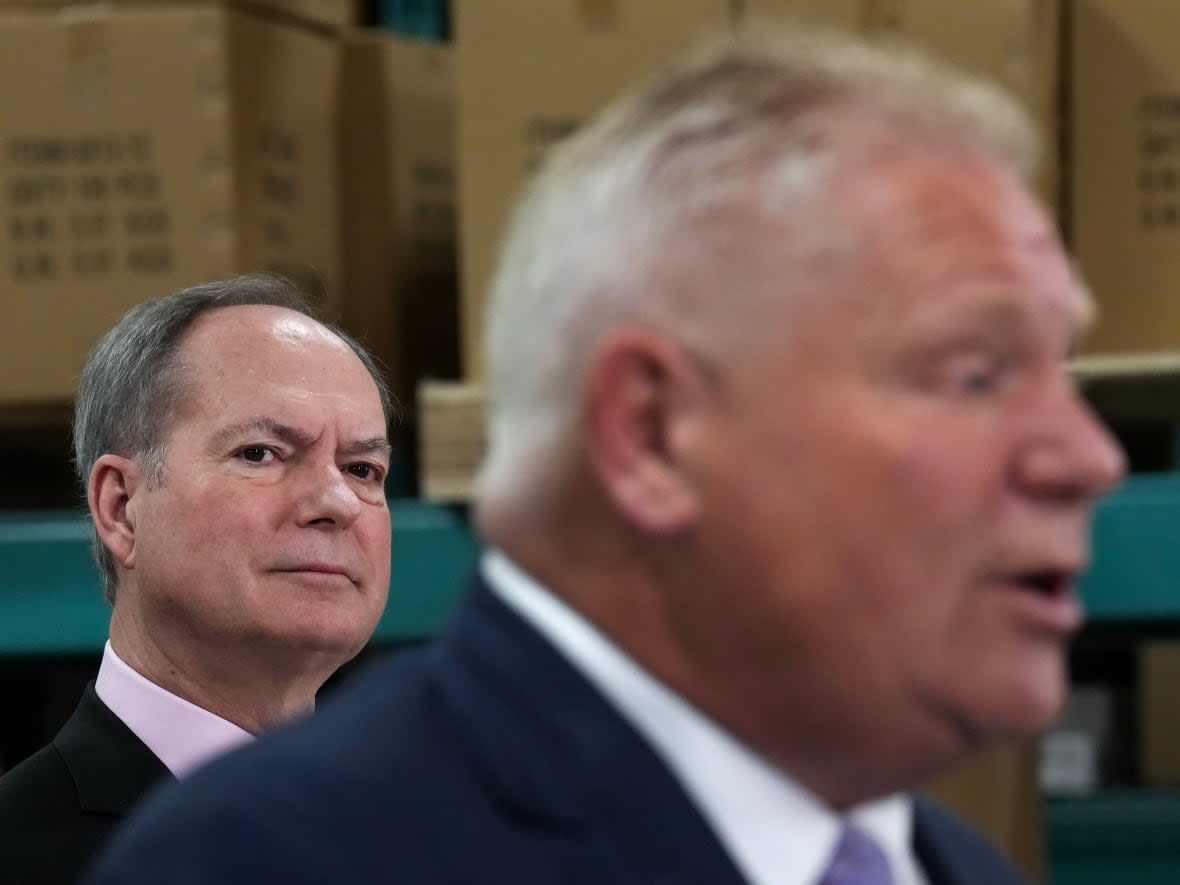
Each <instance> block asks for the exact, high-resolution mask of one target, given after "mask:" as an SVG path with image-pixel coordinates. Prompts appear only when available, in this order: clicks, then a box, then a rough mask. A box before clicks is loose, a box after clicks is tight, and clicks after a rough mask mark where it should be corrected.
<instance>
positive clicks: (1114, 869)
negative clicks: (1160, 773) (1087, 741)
mask: <svg viewBox="0 0 1180 885" xmlns="http://www.w3.org/2000/svg"><path fill="white" fill-rule="evenodd" d="M1045 819H1046V824H1047V828H1048V839H1049V855H1050V857H1051V858H1052V861H1053V863H1052V867H1053V872H1052V879H1051V880H1050V881H1051V885H1123V883H1126V885H1176V883H1177V882H1180V792H1174V791H1169V790H1128V791H1125V792H1110V793H1103V794H1100V795H1098V796H1094V797H1087V798H1084V799H1082V798H1079V799H1053V800H1050V801H1049V802H1047V803H1046V806H1045Z"/></svg>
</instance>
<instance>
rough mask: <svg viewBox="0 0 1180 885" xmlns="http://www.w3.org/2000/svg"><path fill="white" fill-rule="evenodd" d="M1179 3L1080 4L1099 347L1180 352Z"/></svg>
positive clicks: (1075, 223) (1084, 235)
mask: <svg viewBox="0 0 1180 885" xmlns="http://www.w3.org/2000/svg"><path fill="white" fill-rule="evenodd" d="M1178 28H1180V6H1177V4H1175V3H1172V2H1168V0H1074V2H1073V4H1072V15H1071V42H1072V47H1071V48H1072V51H1071V65H1070V79H1071V86H1070V97H1069V108H1070V110H1069V116H1070V123H1069V137H1068V139H1067V144H1068V153H1069V158H1070V166H1071V168H1070V204H1071V205H1070V229H1071V233H1072V240H1073V246H1074V250H1075V252H1076V253H1077V256H1078V260H1079V262H1080V263H1081V267H1082V271H1083V273H1084V274H1085V276H1086V278H1087V280H1088V282H1089V283H1090V286H1091V288H1092V289H1093V291H1094V293H1095V296H1096V299H1097V301H1098V305H1099V321H1098V323H1097V325H1096V328H1095V329H1094V331H1093V333H1092V334H1091V335H1090V336H1089V338H1088V339H1087V341H1086V342H1085V345H1086V350H1087V351H1089V352H1092V353H1136V352H1150V351H1157V350H1177V349H1180V282H1178V281H1180V54H1178V53H1177V51H1176V34H1177V29H1178Z"/></svg>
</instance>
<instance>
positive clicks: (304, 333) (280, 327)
mask: <svg viewBox="0 0 1180 885" xmlns="http://www.w3.org/2000/svg"><path fill="white" fill-rule="evenodd" d="M179 357H180V364H181V366H182V367H183V371H184V374H185V376H186V377H185V381H184V383H185V384H186V385H187V386H188V387H189V391H188V394H189V397H190V398H191V397H192V396H194V395H196V394H212V395H214V396H216V397H220V398H222V399H225V398H228V397H230V396H231V395H232V396H236V397H239V398H240V397H252V396H256V395H261V394H262V393H263V392H264V391H267V390H276V391H277V390H279V389H280V388H282V389H285V390H288V391H289V392H290V393H291V394H292V395H295V394H300V395H311V394H313V393H316V392H322V393H325V394H334V395H340V396H343V397H347V398H351V399H352V400H353V401H355V402H357V403H365V404H367V403H368V402H369V401H370V400H371V401H372V402H373V403H374V404H375V408H376V410H377V411H378V412H381V403H380V395H379V392H378V390H377V385H376V382H375V381H374V380H373V378H372V376H371V375H370V373H369V371H368V369H367V368H366V366H365V365H364V363H363V362H362V361H361V359H360V358H359V357H358V356H357V355H356V353H355V352H353V350H352V348H351V347H350V346H349V345H348V343H347V342H346V341H344V340H343V339H342V338H340V337H339V336H337V335H336V334H335V333H333V332H332V330H330V329H328V328H327V327H325V326H323V325H322V324H320V323H319V322H317V321H316V320H314V319H312V318H311V317H307V316H305V315H303V314H301V313H299V312H297V311H293V310H289V309H287V308H284V307H275V306H269V305H265V306H264V305H248V306H235V307H227V308H223V309H220V310H215V311H211V312H209V313H207V314H205V315H203V316H201V317H198V318H197V320H196V321H195V322H194V323H193V325H192V327H191V328H190V329H189V330H188V333H187V334H186V336H185V337H184V339H183V340H182V342H181V346H180V353H179Z"/></svg>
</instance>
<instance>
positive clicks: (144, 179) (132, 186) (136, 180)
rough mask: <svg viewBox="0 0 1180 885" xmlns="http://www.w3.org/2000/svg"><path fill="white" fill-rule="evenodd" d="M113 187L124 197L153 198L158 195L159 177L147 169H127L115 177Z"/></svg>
mask: <svg viewBox="0 0 1180 885" xmlns="http://www.w3.org/2000/svg"><path fill="white" fill-rule="evenodd" d="M115 189H116V191H118V193H119V194H120V195H121V196H124V197H129V198H132V199H137V200H150V199H154V198H155V197H158V196H159V195H160V177H159V176H158V175H156V173H155V172H152V171H151V170H148V169H128V170H127V171H125V172H121V173H119V176H118V178H116V179H115Z"/></svg>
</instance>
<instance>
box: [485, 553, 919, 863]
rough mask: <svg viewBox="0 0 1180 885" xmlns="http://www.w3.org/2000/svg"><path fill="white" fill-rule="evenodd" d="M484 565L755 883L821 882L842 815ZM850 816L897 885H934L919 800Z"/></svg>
mask: <svg viewBox="0 0 1180 885" xmlns="http://www.w3.org/2000/svg"><path fill="white" fill-rule="evenodd" d="M481 568H482V571H483V575H484V577H485V578H486V579H487V582H488V584H489V585H490V586H491V588H492V590H493V592H495V594H496V595H497V597H499V598H500V599H501V600H502V601H503V602H504V603H505V604H506V605H507V606H508V607H509V608H511V609H512V610H513V611H515V612H516V613H517V614H519V615H520V616H521V617H522V618H524V619H525V620H526V621H527V622H528V623H530V624H531V625H532V626H533V627H534V628H536V629H537V630H538V631H539V632H540V633H541V634H542V635H543V636H545V637H546V639H548V640H549V642H551V643H552V644H553V645H554V646H555V647H556V648H557V650H558V651H559V652H560V653H561V654H562V655H563V656H564V657H566V658H567V659H568V660H569V661H570V663H571V664H572V665H573V666H574V667H575V668H576V669H577V670H578V671H579V672H581V673H582V675H583V676H585V677H586V679H588V680H589V681H590V682H591V683H592V684H593V685H594V686H596V687H597V689H598V690H599V691H600V692H601V693H602V694H603V695H604V696H605V697H606V698H607V700H608V701H609V702H610V703H611V704H612V705H613V706H614V707H615V708H616V709H617V710H618V711H619V713H620V714H621V715H622V716H623V718H625V719H626V720H627V721H628V722H630V723H631V725H632V726H633V727H634V728H635V729H636V730H637V731H638V732H639V733H640V734H642V735H643V736H644V737H645V738H646V739H647V741H648V742H649V743H650V744H651V745H652V747H653V748H654V749H655V751H656V753H657V754H658V755H659V756H660V757H661V758H662V759H663V760H664V762H665V763H666V764H667V765H668V767H669V768H670V769H671V770H672V772H673V773H674V774H675V776H676V778H677V779H678V780H679V782H680V784H681V785H682V786H683V788H684V790H685V792H687V793H688V795H689V796H690V797H692V800H693V802H694V803H695V804H696V806H697V808H698V809H699V811H700V812H701V814H702V816H703V817H704V818H705V819H706V820H707V821H708V822H709V824H710V825H711V826H712V828H713V831H714V832H715V833H716V835H717V837H718V839H719V840H720V842H721V844H722V845H723V846H724V847H725V848H726V850H727V851H728V852H729V855H730V857H731V858H732V859H733V861H734V863H735V864H736V865H737V867H738V869H739V870H740V871H741V872H742V874H743V876H744V877H745V878H746V880H747V881H748V882H749V883H750V885H814V883H816V882H818V881H819V879H820V877H821V876H822V875H823V873H824V872H825V870H826V869H827V866H828V863H829V861H830V859H831V856H832V853H833V852H834V851H835V849H836V842H837V839H838V838H839V833H840V828H841V825H842V823H843V820H842V818H841V817H840V816H839V815H837V814H835V813H834V812H832V811H831V810H829V809H828V808H826V807H825V806H824V805H823V804H822V803H821V802H820V801H819V800H818V799H817V798H816V797H815V796H813V795H811V794H810V793H808V792H807V791H806V790H804V789H803V788H802V787H801V786H799V785H798V784H796V783H794V782H793V781H792V780H791V779H790V778H788V777H786V776H785V775H784V774H783V773H782V772H781V771H779V770H778V769H776V768H774V767H772V766H771V765H770V764H768V763H767V762H766V761H765V760H763V759H762V758H760V757H759V756H757V755H756V754H754V753H753V752H752V751H751V750H750V749H748V748H747V747H745V746H743V745H742V744H740V743H738V742H737V741H736V740H735V739H734V738H732V737H731V736H730V735H729V734H727V733H726V732H725V731H724V730H722V729H721V728H720V727H719V726H718V725H717V723H715V722H713V721H712V720H711V719H709V718H707V717H706V716H704V715H703V714H702V713H701V712H700V711H698V710H696V709H694V708H693V707H691V706H690V705H689V704H688V703H687V702H685V701H684V700H683V699H682V698H681V697H679V696H678V695H676V694H675V693H673V692H672V691H670V690H669V689H668V688H667V687H665V686H664V685H663V684H661V683H660V682H658V681H657V680H656V679H654V678H653V677H652V676H651V675H650V674H648V673H647V672H645V671H644V670H643V669H641V668H640V667H639V666H638V665H637V664H636V663H635V662H634V661H632V660H631V659H630V658H629V657H627V656H626V655H625V654H623V652H622V651H621V650H620V649H619V648H617V647H616V646H615V645H614V644H613V643H611V642H610V641H609V640H608V639H607V638H606V637H605V636H603V634H601V633H600V632H598V630H596V629H595V628H594V627H593V626H592V625H591V624H590V623H589V622H588V621H586V620H585V619H584V618H582V617H581V616H580V615H579V614H578V613H576V612H575V611H573V610H572V609H571V608H570V607H569V606H567V605H565V604H564V603H563V602H562V601H561V600H559V599H558V598H557V597H556V596H554V595H553V594H552V593H550V592H549V591H547V590H546V589H545V588H544V587H542V586H540V585H539V584H538V583H537V582H536V581H534V580H533V579H532V578H530V577H529V576H528V575H526V574H525V573H524V572H522V571H521V570H520V569H519V568H518V567H517V566H516V565H514V564H513V563H512V562H511V561H510V560H509V559H508V558H507V557H506V556H504V555H503V554H502V553H500V552H499V551H496V550H489V551H487V552H485V553H484V555H483V558H482V561H481ZM847 818H848V819H850V820H851V821H854V822H855V823H857V824H858V825H859V826H860V827H862V828H863V829H864V830H865V831H867V832H868V833H869V834H870V835H871V836H872V837H873V838H874V839H876V841H877V842H878V843H879V844H880V846H881V848H882V849H883V850H884V852H885V855H886V857H887V858H888V860H889V865H890V869H891V870H892V872H893V878H894V881H895V883H896V885H927V882H926V878H925V876H924V875H923V874H922V872H921V868H920V867H919V865H918V862H917V859H916V858H915V857H914V854H913V850H912V848H911V839H910V836H911V832H912V829H913V803H912V801H911V800H910V799H909V797H908V796H904V795H898V796H893V797H890V798H887V799H883V800H880V801H876V802H872V803H868V804H866V805H863V806H860V807H858V808H855V809H853V810H852V811H851V812H850V813H849V814H848V815H847Z"/></svg>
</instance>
